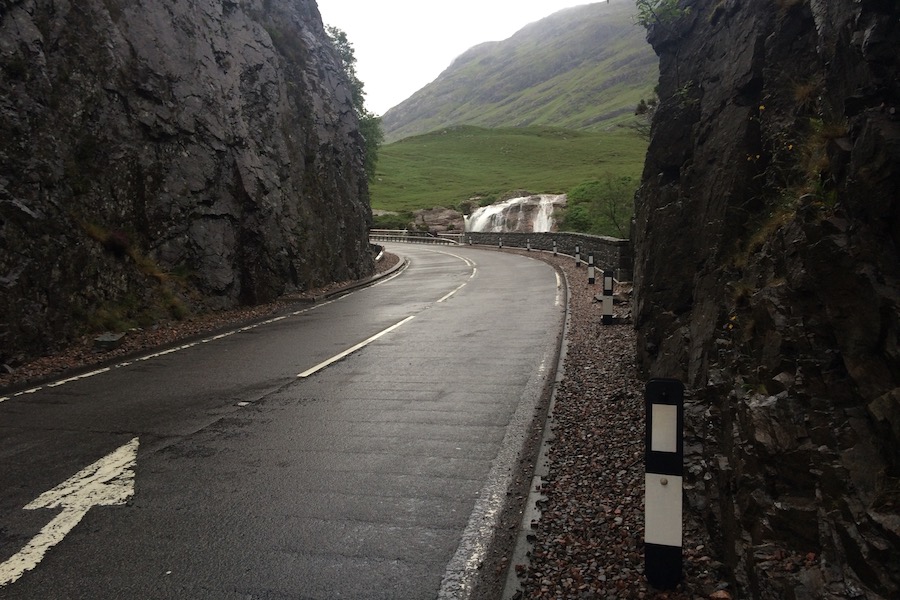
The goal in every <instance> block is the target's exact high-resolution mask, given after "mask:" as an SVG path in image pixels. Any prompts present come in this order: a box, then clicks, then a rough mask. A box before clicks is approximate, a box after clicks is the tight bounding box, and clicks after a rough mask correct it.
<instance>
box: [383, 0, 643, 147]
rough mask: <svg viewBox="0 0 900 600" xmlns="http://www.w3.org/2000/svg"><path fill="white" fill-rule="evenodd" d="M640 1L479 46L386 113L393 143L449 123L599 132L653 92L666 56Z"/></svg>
mask: <svg viewBox="0 0 900 600" xmlns="http://www.w3.org/2000/svg"><path fill="white" fill-rule="evenodd" d="M632 12H633V5H631V4H630V3H625V4H622V3H618V4H607V3H605V2H603V3H595V4H589V5H585V6H580V7H576V8H572V9H567V10H564V11H560V12H558V13H556V14H554V15H551V16H550V17H547V18H545V19H542V20H541V21H538V22H536V23H533V24H531V25H529V26H527V27H525V28H523V29H522V30H520V31H519V32H517V33H516V34H515V35H514V36H512V37H511V38H509V39H508V40H504V41H502V42H488V43H485V44H481V45H479V46H476V47H474V48H472V49H470V50H469V51H467V52H466V53H464V54H463V55H462V56H460V57H459V58H457V59H456V61H454V63H453V64H452V65H451V66H450V67H449V68H448V69H447V70H446V71H444V73H442V74H441V75H440V77H438V78H437V79H436V80H435V81H434V82H432V83H431V84H429V85H428V86H426V87H425V88H423V89H421V90H419V91H418V92H416V94H414V95H413V96H412V97H411V98H409V99H407V100H406V101H404V102H402V103H401V104H400V105H398V106H396V107H394V108H392V109H391V110H389V111H388V112H387V113H386V114H385V115H384V117H383V125H384V128H385V133H386V139H387V141H389V142H392V141H395V140H398V139H401V138H403V137H406V136H410V135H418V134H421V133H425V132H428V131H433V130H435V129H439V128H442V127H446V126H449V125H458V124H468V125H478V126H481V127H520V126H529V125H550V126H554V127H564V128H568V129H584V130H598V129H602V128H608V127H609V126H610V125H614V124H617V123H621V122H623V121H625V120H628V119H630V118H631V117H632V113H633V110H634V107H635V105H636V104H637V102H638V100H639V99H640V98H641V97H649V96H650V95H651V92H652V89H653V86H654V85H655V83H656V77H657V59H656V56H655V54H654V53H653V51H652V50H651V48H650V46H649V45H648V44H647V43H646V41H645V39H644V35H645V33H644V31H643V29H641V28H639V27H637V26H635V25H634V24H633V20H632V19H633V17H632Z"/></svg>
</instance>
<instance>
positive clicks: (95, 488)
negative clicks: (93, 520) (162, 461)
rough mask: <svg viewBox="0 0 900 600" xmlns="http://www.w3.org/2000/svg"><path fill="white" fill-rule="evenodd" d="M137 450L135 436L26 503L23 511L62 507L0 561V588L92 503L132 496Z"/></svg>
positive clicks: (109, 502)
mask: <svg viewBox="0 0 900 600" xmlns="http://www.w3.org/2000/svg"><path fill="white" fill-rule="evenodd" d="M137 450H138V438H134V439H133V440H131V441H130V442H128V443H127V444H125V445H124V446H122V447H121V448H119V449H118V450H115V451H114V452H111V453H110V454H107V455H106V456H104V457H103V458H101V459H100V460H98V461H97V462H95V463H94V464H92V465H90V466H88V467H85V468H84V469H82V470H81V471H79V472H78V473H76V474H75V475H73V476H72V477H70V478H68V479H67V480H65V481H64V482H62V483H61V484H59V485H58V486H56V487H55V488H53V489H52V490H48V491H46V492H44V493H43V494H41V495H40V496H38V497H37V498H35V499H34V500H33V501H31V502H29V503H28V504H26V505H25V509H26V510H35V509H38V508H60V507H61V508H62V509H63V510H62V512H61V513H59V514H58V515H57V516H56V517H55V518H54V519H53V520H52V521H50V522H49V523H47V525H45V526H44V528H43V529H41V532H40V533H38V534H37V535H36V536H35V537H34V539H32V540H31V541H30V542H28V544H27V545H26V546H25V547H24V548H22V549H21V550H20V551H19V552H18V553H16V554H15V555H13V556H12V558H10V559H9V560H7V561H6V562H4V563H2V564H0V587H3V586H5V585H7V584H10V583H12V582H14V581H16V580H17V579H19V577H21V576H22V575H24V574H25V573H26V572H27V571H30V570H32V569H34V568H35V567H36V566H37V565H38V563H40V562H41V560H42V559H43V558H44V555H45V554H46V553H47V550H49V549H50V548H52V547H53V546H55V545H56V544H58V543H59V542H61V541H62V539H63V538H64V537H66V535H67V534H68V533H69V532H70V531H72V529H73V528H74V527H75V526H76V525H78V523H79V522H80V521H81V519H82V518H83V517H84V515H86V514H87V512H88V511H89V510H90V509H91V507H92V506H117V505H121V504H125V503H126V502H127V501H128V499H129V498H131V496H133V495H134V465H135V462H136V460H137Z"/></svg>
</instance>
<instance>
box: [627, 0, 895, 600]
mask: <svg viewBox="0 0 900 600" xmlns="http://www.w3.org/2000/svg"><path fill="white" fill-rule="evenodd" d="M680 6H681V7H682V8H684V9H688V10H686V11H685V14H683V15H682V16H681V17H680V18H678V19H676V20H675V21H673V22H667V23H658V24H656V25H654V26H653V27H652V28H651V30H650V33H649V40H650V42H651V43H652V44H653V46H654V48H655V49H656V51H657V53H658V54H659V56H660V80H659V88H658V89H659V94H660V99H661V102H660V105H659V108H658V110H657V112H656V115H655V118H654V121H653V126H652V138H651V142H650V148H649V152H648V156H647V161H646V165H645V170H644V176H643V182H642V187H641V189H640V191H639V194H638V198H637V200H636V220H635V226H634V228H633V232H634V233H633V237H634V243H635V296H636V301H635V319H636V327H637V331H638V337H639V342H638V344H639V346H638V348H637V352H638V356H639V359H640V363H641V364H642V366H643V368H644V369H645V371H646V374H647V375H648V376H667V377H677V378H680V379H682V380H684V381H686V382H687V385H688V387H689V388H690V394H689V400H688V402H687V407H686V413H687V420H686V427H687V430H688V438H687V443H686V449H687V453H688V456H687V461H688V462H687V470H688V473H689V475H688V479H687V483H686V489H687V490H688V492H687V498H688V506H690V508H691V509H692V510H693V511H695V512H696V514H697V515H698V516H700V518H703V519H705V520H706V522H707V525H708V527H709V529H710V532H711V534H712V535H711V537H712V539H714V540H716V541H717V543H718V548H717V549H716V550H717V551H718V553H719V555H720V556H722V557H724V560H725V563H726V566H727V568H728V570H729V573H730V576H731V577H732V579H733V585H734V588H733V590H732V591H733V593H734V597H736V598H896V597H900V343H898V333H900V251H898V249H900V218H898V217H900V120H898V115H897V110H898V109H900V68H898V66H900V60H898V59H900V54H898V53H897V48H900V4H898V3H897V2H895V1H894V0H860V1H856V2H847V1H846V0H779V1H777V2H749V1H746V0H723V1H719V2H706V1H705V0H704V1H700V0H693V1H689V0H684V1H682V2H681V3H680Z"/></svg>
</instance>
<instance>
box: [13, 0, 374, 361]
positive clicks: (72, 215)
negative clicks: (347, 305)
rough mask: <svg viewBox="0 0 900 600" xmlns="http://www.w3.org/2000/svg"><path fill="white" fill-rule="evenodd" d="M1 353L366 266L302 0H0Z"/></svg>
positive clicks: (356, 171) (318, 38)
mask: <svg viewBox="0 0 900 600" xmlns="http://www.w3.org/2000/svg"><path fill="white" fill-rule="evenodd" d="M0 67H2V68H0V315H2V318H0V362H7V361H10V360H13V361H14V360H16V359H17V358H19V359H21V358H22V357H26V356H30V355H34V354H36V353H40V352H42V351H44V350H46V349H48V348H49V347H52V346H53V345H54V344H59V343H62V342H64V341H65V340H67V339H69V338H70V337H71V336H73V335H75V334H77V333H79V332H80V331H82V330H84V329H85V328H89V327H93V328H103V327H117V326H118V327H121V326H124V325H128V324H132V323H141V322H149V321H152V320H153V319H157V318H161V317H165V316H167V315H168V314H171V315H175V316H179V315H180V314H182V313H184V312H185V311H186V310H190V309H191V308H193V307H197V306H205V307H211V308H217V307H226V306H233V305H237V304H241V303H257V302H262V301H267V300H270V299H273V298H275V297H277V296H278V295H279V294H282V293H284V292H287V291H291V290H299V289H304V288H306V287H311V286H316V285H319V284H323V283H326V282H330V281H334V280H344V279H352V278H356V277H360V276H363V275H366V274H368V273H369V272H370V271H371V270H372V268H373V262H372V258H371V256H370V253H369V249H368V241H367V228H368V225H369V223H370V221H371V211H370V208H369V203H368V188H367V184H366V178H365V173H364V170H363V149H362V140H361V138H360V135H359V133H358V126H357V121H356V117H355V115H354V113H353V109H352V106H351V103H350V91H349V88H348V86H347V82H346V80H345V78H344V75H343V73H342V70H341V67H340V62H339V59H338V57H337V55H336V53H335V51H334V50H333V49H332V47H331V45H330V43H329V42H328V38H327V36H326V34H325V32H324V30H323V25H322V21H321V17H320V16H319V13H318V9H317V7H316V4H315V2H314V1H313V0H171V1H166V2H157V1H155V0H127V1H126V0H78V1H77V2H75V1H71V2H70V1H67V0H52V1H51V0H0Z"/></svg>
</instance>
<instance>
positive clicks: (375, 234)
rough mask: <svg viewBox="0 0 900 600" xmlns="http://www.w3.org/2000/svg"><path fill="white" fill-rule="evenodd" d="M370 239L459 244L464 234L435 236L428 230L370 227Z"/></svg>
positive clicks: (376, 240) (448, 244)
mask: <svg viewBox="0 0 900 600" xmlns="http://www.w3.org/2000/svg"><path fill="white" fill-rule="evenodd" d="M369 241H374V242H406V243H407V244H432V245H444V246H451V245H452V246H457V245H459V244H461V243H462V234H446V233H442V234H439V235H438V236H434V235H432V234H431V233H429V232H427V231H409V230H407V229H370V230H369Z"/></svg>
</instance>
